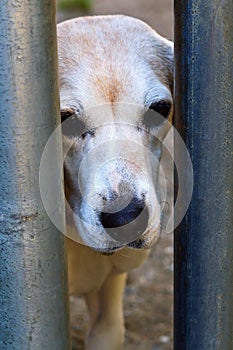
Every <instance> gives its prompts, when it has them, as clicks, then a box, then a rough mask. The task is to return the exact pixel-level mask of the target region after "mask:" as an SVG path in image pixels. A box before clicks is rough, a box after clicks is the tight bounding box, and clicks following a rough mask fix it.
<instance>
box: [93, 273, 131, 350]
mask: <svg viewBox="0 0 233 350" xmlns="http://www.w3.org/2000/svg"><path fill="white" fill-rule="evenodd" d="M126 275H127V274H126V273H123V274H116V275H110V276H109V277H108V278H107V280H106V281H105V283H104V285H103V286H102V288H101V290H100V291H99V292H98V293H92V294H89V296H88V297H87V298H86V302H87V305H88V308H89V312H90V320H91V328H90V331H89V333H88V336H87V341H86V345H87V350H110V349H111V350H120V349H121V347H122V344H123V342H124V320H123V305H122V304H123V291H124V287H125V280H126Z"/></svg>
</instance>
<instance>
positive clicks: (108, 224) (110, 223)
mask: <svg viewBox="0 0 233 350" xmlns="http://www.w3.org/2000/svg"><path fill="white" fill-rule="evenodd" d="M144 207H145V203H144V201H143V200H138V199H136V198H133V199H132V200H131V202H130V203H129V204H128V205H127V206H126V207H125V208H123V209H122V210H120V211H118V212H114V213H107V212H101V213H100V221H101V224H102V225H103V227H104V228H105V229H106V228H116V227H120V226H124V225H127V224H129V223H130V222H132V221H134V220H135V219H136V218H137V217H138V216H139V215H140V214H141V212H142V211H143V209H144Z"/></svg>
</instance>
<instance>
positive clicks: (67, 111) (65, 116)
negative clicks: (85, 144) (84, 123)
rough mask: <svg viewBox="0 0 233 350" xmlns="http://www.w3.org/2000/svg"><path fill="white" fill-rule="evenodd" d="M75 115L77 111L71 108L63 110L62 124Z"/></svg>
mask: <svg viewBox="0 0 233 350" xmlns="http://www.w3.org/2000/svg"><path fill="white" fill-rule="evenodd" d="M74 114H75V111H74V110H73V109H71V108H66V109H62V110H61V122H62V123H63V122H64V121H65V120H66V119H68V118H69V117H72V116H73V115H74Z"/></svg>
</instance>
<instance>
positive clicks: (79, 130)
mask: <svg viewBox="0 0 233 350" xmlns="http://www.w3.org/2000/svg"><path fill="white" fill-rule="evenodd" d="M61 123H62V133H63V135H65V136H67V137H79V136H82V135H83V134H84V133H85V132H86V130H87V129H86V126H85V125H84V124H83V122H82V121H81V120H80V119H79V118H78V116H77V115H76V113H75V111H74V110H73V109H70V108H67V109H63V110H61Z"/></svg>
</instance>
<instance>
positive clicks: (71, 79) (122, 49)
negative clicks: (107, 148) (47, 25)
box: [58, 16, 170, 106]
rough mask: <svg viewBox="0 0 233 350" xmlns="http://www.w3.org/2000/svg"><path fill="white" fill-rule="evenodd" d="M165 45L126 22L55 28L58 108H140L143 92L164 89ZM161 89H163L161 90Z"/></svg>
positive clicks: (99, 19) (86, 21)
mask: <svg viewBox="0 0 233 350" xmlns="http://www.w3.org/2000/svg"><path fill="white" fill-rule="evenodd" d="M169 45H170V42H168V41H167V40H166V39H164V38H162V37H161V36H159V35H158V34H157V33H156V32H155V31H153V30H152V29H151V28H150V27H149V26H148V25H146V24H145V23H144V22H142V21H140V20H137V19H135V18H131V17H127V16H96V17H85V18H78V19H73V20H69V21H66V22H63V23H61V24H60V25H58V49H59V75H60V89H61V102H62V103H63V102H64V104H66V101H67V99H68V100H69V104H70V103H71V104H72V100H73V104H74V105H75V100H76V98H77V96H78V97H79V100H81V101H82V103H83V104H84V105H86V106H88V105H90V103H91V101H93V102H94V103H95V104H102V103H115V102H129V101H130V102H131V103H135V104H142V103H143V99H144V95H145V90H146V88H147V89H148V90H149V88H150V90H151V89H156V87H157V94H158V93H160V91H161V93H162V91H165V90H166V86H167V87H168V81H167V77H166V74H167V72H165V70H166V67H165V59H164V57H163V56H165V54H163V50H164V52H165V50H166V48H167V47H168V46H169ZM164 86H165V88H164Z"/></svg>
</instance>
